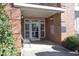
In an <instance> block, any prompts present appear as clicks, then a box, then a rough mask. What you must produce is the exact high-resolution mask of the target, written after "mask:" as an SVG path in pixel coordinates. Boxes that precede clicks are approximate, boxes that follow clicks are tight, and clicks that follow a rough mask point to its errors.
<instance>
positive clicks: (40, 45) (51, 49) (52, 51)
mask: <svg viewBox="0 0 79 59" xmlns="http://www.w3.org/2000/svg"><path fill="white" fill-rule="evenodd" d="M21 55H22V56H78V54H77V53H75V52H72V51H69V50H68V49H65V48H63V47H62V46H60V45H57V44H55V43H52V42H50V41H47V40H46V41H39V42H32V43H31V44H24V47H23V48H22V53H21Z"/></svg>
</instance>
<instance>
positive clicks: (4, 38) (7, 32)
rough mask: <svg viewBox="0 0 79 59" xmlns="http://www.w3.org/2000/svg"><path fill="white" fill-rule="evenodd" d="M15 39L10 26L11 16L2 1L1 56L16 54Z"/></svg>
mask: <svg viewBox="0 0 79 59" xmlns="http://www.w3.org/2000/svg"><path fill="white" fill-rule="evenodd" d="M14 43H15V41H14V39H13V37H12V32H11V28H10V26H9V17H8V15H7V14H6V13H5V11H4V6H3V5H2V4H1V3H0V56H14V55H16V49H15V44H14Z"/></svg>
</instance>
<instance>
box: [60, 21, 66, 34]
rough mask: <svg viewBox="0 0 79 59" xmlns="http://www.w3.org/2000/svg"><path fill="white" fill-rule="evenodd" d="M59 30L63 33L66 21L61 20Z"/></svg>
mask: <svg viewBox="0 0 79 59" xmlns="http://www.w3.org/2000/svg"><path fill="white" fill-rule="evenodd" d="M61 32H63V33H65V32H66V22H65V21H61Z"/></svg>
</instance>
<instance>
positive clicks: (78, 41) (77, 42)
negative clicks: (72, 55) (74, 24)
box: [63, 36, 79, 51]
mask: <svg viewBox="0 0 79 59" xmlns="http://www.w3.org/2000/svg"><path fill="white" fill-rule="evenodd" d="M63 45H64V47H65V48H68V49H70V50H72V51H75V50H78V49H79V37H78V36H69V37H67V38H66V40H65V41H64V43H63Z"/></svg>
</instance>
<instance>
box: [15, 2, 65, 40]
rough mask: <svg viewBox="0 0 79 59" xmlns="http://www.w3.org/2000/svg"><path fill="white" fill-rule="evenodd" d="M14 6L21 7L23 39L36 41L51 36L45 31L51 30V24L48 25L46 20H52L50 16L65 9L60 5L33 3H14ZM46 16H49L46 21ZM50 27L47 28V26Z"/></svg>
mask: <svg viewBox="0 0 79 59" xmlns="http://www.w3.org/2000/svg"><path fill="white" fill-rule="evenodd" d="M14 5H15V6H16V7H19V8H20V9H21V12H22V15H23V19H22V20H21V21H22V22H23V25H22V27H23V28H22V30H23V31H22V33H23V36H24V40H31V41H37V40H41V39H45V38H47V36H48V35H49V36H51V34H49V33H47V31H48V32H51V29H52V27H53V26H50V25H49V24H48V23H47V22H50V21H52V19H53V18H49V17H50V16H52V15H54V14H56V13H59V14H60V13H61V12H64V11H65V9H63V8H60V7H53V6H52V7H51V6H42V5H35V4H14ZM46 18H49V20H50V21H49V20H48V21H47V20H46ZM23 20H24V21H23ZM48 25H49V26H48ZM47 26H48V27H49V28H50V29H49V28H48V27H47Z"/></svg>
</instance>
